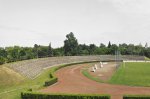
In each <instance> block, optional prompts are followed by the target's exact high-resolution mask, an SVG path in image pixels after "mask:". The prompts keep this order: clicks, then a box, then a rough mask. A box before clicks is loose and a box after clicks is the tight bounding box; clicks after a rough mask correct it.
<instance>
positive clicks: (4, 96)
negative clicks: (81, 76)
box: [0, 62, 89, 99]
mask: <svg viewBox="0 0 150 99" xmlns="http://www.w3.org/2000/svg"><path fill="white" fill-rule="evenodd" d="M81 63H82V64H83V63H89V62H80V63H71V64H64V65H60V66H56V67H52V68H50V69H47V70H44V71H43V72H42V73H41V75H40V76H38V77H37V78H36V79H34V80H31V79H28V78H25V77H23V76H21V75H20V74H18V73H16V72H14V71H13V70H11V69H9V68H7V69H8V70H7V69H6V70H3V68H2V67H0V71H3V72H0V99H21V96H20V93H21V92H23V91H27V90H28V89H32V91H34V92H35V91H38V90H39V89H41V88H43V87H44V84H45V81H50V80H51V79H53V78H50V74H53V75H54V72H55V71H56V70H58V69H60V68H62V67H66V66H70V65H75V64H81ZM4 68H6V67H4ZM8 71H9V73H8V74H7V72H8ZM10 71H11V72H10Z"/></svg>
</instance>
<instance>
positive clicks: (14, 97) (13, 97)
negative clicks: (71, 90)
mask: <svg viewBox="0 0 150 99" xmlns="http://www.w3.org/2000/svg"><path fill="white" fill-rule="evenodd" d="M0 70H2V71H3V72H2V73H1V72H0V81H1V80H2V81H1V82H0V85H1V86H0V99H20V92H21V91H26V90H27V89H29V88H32V89H33V90H38V89H39V88H42V87H43V85H44V81H46V80H48V79H49V72H50V69H48V70H45V71H43V73H42V74H41V75H40V76H39V77H37V78H36V79H34V80H29V79H27V78H25V77H22V76H20V75H19V74H17V73H15V72H14V73H12V74H11V75H10V74H9V75H8V74H7V72H6V70H4V69H2V68H0ZM12 72H13V71H12ZM14 78H15V79H14ZM22 79H23V80H22ZM7 91H11V92H8V93H5V92H7Z"/></svg>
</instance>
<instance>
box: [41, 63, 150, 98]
mask: <svg viewBox="0 0 150 99" xmlns="http://www.w3.org/2000/svg"><path fill="white" fill-rule="evenodd" d="M84 66H87V64H80V65H76V66H70V67H66V68H63V69H60V70H59V71H57V73H56V76H57V77H58V83H56V84H54V85H52V86H49V87H47V88H45V89H43V90H41V91H42V92H45V93H79V94H82V93H87V94H88V93H89V94H110V95H111V99H122V96H123V94H142V95H148V94H150V87H147V88H146V87H130V86H123V85H111V84H105V83H98V82H95V81H92V80H90V79H88V78H86V77H85V76H84V75H82V73H81V69H82V68H83V67H84Z"/></svg>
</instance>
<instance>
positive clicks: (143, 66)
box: [109, 63, 150, 86]
mask: <svg viewBox="0 0 150 99" xmlns="http://www.w3.org/2000/svg"><path fill="white" fill-rule="evenodd" d="M149 75H150V63H125V67H124V66H121V67H120V68H119V69H118V71H116V73H115V74H114V75H113V77H112V78H111V80H110V81H109V82H110V83H112V84H124V85H130V86H150V83H149V82H150V77H149Z"/></svg>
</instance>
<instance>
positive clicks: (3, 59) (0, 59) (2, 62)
mask: <svg viewBox="0 0 150 99" xmlns="http://www.w3.org/2000/svg"><path fill="white" fill-rule="evenodd" d="M4 63H5V58H3V57H0V65H2V64H4Z"/></svg>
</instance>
